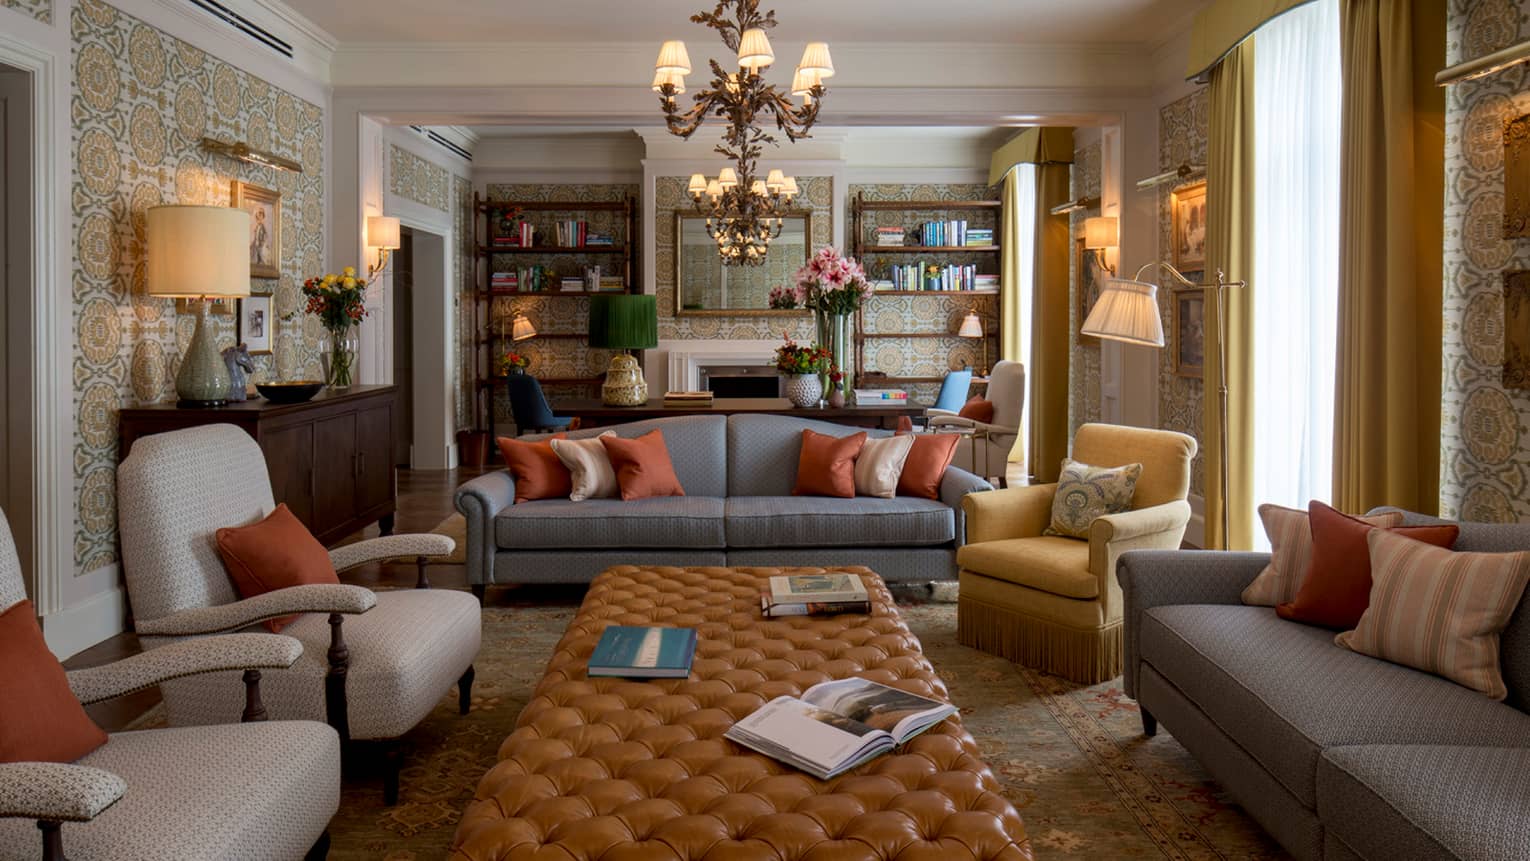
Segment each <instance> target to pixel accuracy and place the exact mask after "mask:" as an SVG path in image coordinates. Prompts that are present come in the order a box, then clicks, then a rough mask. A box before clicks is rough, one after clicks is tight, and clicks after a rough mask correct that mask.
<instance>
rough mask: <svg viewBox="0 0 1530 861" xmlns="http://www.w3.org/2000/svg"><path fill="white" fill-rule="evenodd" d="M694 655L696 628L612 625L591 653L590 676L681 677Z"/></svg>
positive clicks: (686, 671)
mask: <svg viewBox="0 0 1530 861" xmlns="http://www.w3.org/2000/svg"><path fill="white" fill-rule="evenodd" d="M694 657H696V629H695V628H636V627H630V626H627V625H612V626H611V627H609V628H607V629H606V630H605V632H604V633H602V634H601V635H600V642H599V643H597V644H596V645H595V651H594V652H592V653H591V654H590V665H589V675H590V676H591V677H595V676H619V677H622V678H630V679H683V678H685V677H686V676H689V675H690V674H691V659H692V658H694Z"/></svg>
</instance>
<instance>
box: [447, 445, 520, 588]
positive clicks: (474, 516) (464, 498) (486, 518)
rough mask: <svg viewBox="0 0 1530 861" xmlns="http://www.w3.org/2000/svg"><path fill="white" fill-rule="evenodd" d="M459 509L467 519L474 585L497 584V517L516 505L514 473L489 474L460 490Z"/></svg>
mask: <svg viewBox="0 0 1530 861" xmlns="http://www.w3.org/2000/svg"><path fill="white" fill-rule="evenodd" d="M454 502H455V504H456V506H457V510H458V511H460V512H462V516H463V517H464V518H466V519H467V575H468V582H469V583H471V584H473V585H475V586H476V585H482V586H487V585H489V584H491V583H493V582H494V552H495V550H497V549H498V548H497V547H496V546H495V544H494V517H495V516H496V515H498V514H499V513H500V512H501V511H503V510H505V509H506V508H509V507H510V506H512V505H514V504H515V477H514V476H512V475H511V474H510V470H508V469H501V470H496V471H494V472H490V473H485V474H483V475H480V476H478V477H477V478H475V479H473V480H472V481H470V482H468V483H466V484H464V485H462V486H461V487H459V488H457V494H456V497H455V498H454Z"/></svg>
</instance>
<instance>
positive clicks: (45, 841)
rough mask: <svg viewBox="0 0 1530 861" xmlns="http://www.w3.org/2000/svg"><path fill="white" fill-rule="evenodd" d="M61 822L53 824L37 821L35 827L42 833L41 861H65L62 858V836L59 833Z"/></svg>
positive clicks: (49, 821)
mask: <svg viewBox="0 0 1530 861" xmlns="http://www.w3.org/2000/svg"><path fill="white" fill-rule="evenodd" d="M62 826H63V823H62V822H54V821H52V820H49V819H39V820H38V821H37V827H38V829H40V830H41V831H42V845H43V854H42V857H43V861H66V859H65V857H64V835H63V832H62V831H60V828H61V827H62Z"/></svg>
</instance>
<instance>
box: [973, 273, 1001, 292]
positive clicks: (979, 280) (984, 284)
mask: <svg viewBox="0 0 1530 861" xmlns="http://www.w3.org/2000/svg"><path fill="white" fill-rule="evenodd" d="M972 289H974V290H997V289H999V276H997V275H974V276H973V277H972Z"/></svg>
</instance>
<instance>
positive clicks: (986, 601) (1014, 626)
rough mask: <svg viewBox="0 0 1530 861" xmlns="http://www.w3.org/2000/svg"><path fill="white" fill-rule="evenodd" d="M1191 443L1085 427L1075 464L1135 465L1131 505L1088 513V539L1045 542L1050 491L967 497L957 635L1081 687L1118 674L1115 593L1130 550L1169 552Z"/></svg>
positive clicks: (1180, 520)
mask: <svg viewBox="0 0 1530 861" xmlns="http://www.w3.org/2000/svg"><path fill="white" fill-rule="evenodd" d="M1195 449H1196V444H1195V440H1194V439H1192V438H1191V437H1188V436H1185V435H1184V434H1180V433H1175V432H1173V431H1161V430H1148V429H1145V428H1132V427H1121V426H1118V425H1104V424H1086V425H1084V426H1083V427H1080V428H1079V429H1078V435H1077V436H1076V437H1074V439H1073V459H1074V460H1076V461H1079V462H1081V463H1087V464H1089V465H1091V466H1108V467H1114V466H1124V465H1126V464H1129V463H1140V464H1142V475H1141V476H1140V477H1139V478H1138V479H1137V487H1136V491H1135V492H1134V494H1133V496H1132V510H1131V511H1125V512H1122V513H1120V514H1109V515H1106V516H1104V517H1100V518H1097V519H1096V520H1094V522H1093V523H1092V524H1091V525H1090V527H1089V540H1088V541H1084V540H1081V539H1078V538H1065V537H1062V536H1052V535H1043V534H1042V532H1043V531H1044V530H1045V529H1046V528H1047V526H1049V525H1050V524H1051V522H1052V498H1053V496H1054V495H1055V493H1056V491H1057V485H1056V484H1036V485H1030V486H1026V487H1011V488H1008V489H1005V490H996V491H993V492H992V493H974V494H970V495H968V496H967V497H966V498H965V499H964V500H963V501H962V504H963V506H964V507H965V508H966V510H967V545H966V546H965V547H963V548H961V549H960V550H958V551H957V554H956V562H957V564H958V565H959V566H961V573H960V575H959V576H960V578H961V585H960V594H959V596H958V598H957V605H956V638H957V640H958V641H960V642H961V643H962V644H963V645H967V646H972V647H974V648H978V649H982V650H983V651H986V652H992V653H993V654H997V655H1002V656H1003V657H1006V658H1009V659H1010V660H1012V661H1017V662H1019V663H1022V664H1025V665H1026V666H1028V667H1035V668H1037V669H1040V670H1044V671H1046V672H1049V673H1053V674H1055V675H1059V676H1063V677H1064V678H1068V679H1072V680H1073V681H1075V682H1081V683H1083V684H1095V683H1096V682H1102V681H1104V680H1106V679H1111V678H1115V677H1116V676H1117V675H1119V674H1120V673H1121V619H1122V606H1123V604H1122V599H1121V586H1120V584H1119V583H1117V582H1116V577H1115V571H1116V560H1117V559H1118V558H1120V556H1121V554H1122V553H1125V552H1126V551H1128V550H1177V549H1178V548H1179V544H1180V541H1181V539H1183V538H1184V536H1185V527H1186V526H1187V525H1188V524H1189V523H1190V504H1189V503H1188V502H1186V501H1185V498H1186V496H1187V495H1188V494H1189V491H1190V460H1191V458H1193V457H1195Z"/></svg>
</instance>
